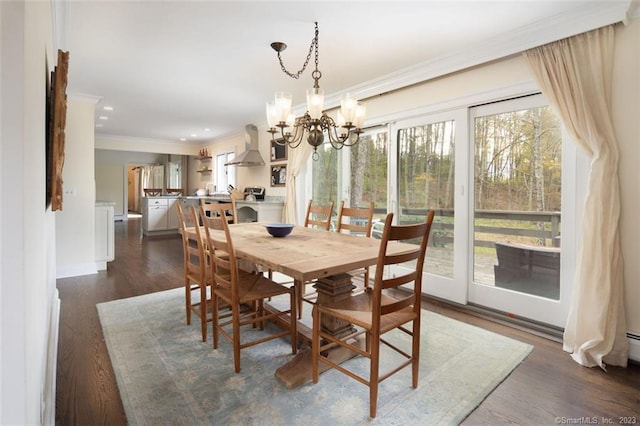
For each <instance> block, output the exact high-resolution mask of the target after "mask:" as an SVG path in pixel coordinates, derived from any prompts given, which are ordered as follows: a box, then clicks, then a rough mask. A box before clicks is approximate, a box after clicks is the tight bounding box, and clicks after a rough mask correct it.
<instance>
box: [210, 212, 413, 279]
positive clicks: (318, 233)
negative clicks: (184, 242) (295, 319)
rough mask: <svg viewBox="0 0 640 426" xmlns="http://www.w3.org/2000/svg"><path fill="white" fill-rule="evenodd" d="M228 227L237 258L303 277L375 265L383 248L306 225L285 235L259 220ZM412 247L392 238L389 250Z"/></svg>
mask: <svg viewBox="0 0 640 426" xmlns="http://www.w3.org/2000/svg"><path fill="white" fill-rule="evenodd" d="M229 230H230V232H231V239H232V241H233V246H234V249H235V252H236V256H237V257H238V258H241V259H247V260H249V261H251V262H253V263H256V264H258V265H262V266H264V267H266V268H269V269H271V270H272V271H275V272H280V273H283V274H285V275H287V276H289V277H292V278H293V279H295V280H300V281H309V280H313V279H317V278H322V277H327V276H331V275H337V274H340V273H344V272H349V271H352V270H355V269H358V268H362V267H365V266H372V265H375V264H376V262H377V260H378V251H379V248H380V240H378V239H374V238H366V237H361V236H355V235H349V234H342V233H337V232H331V231H324V230H317V229H312V228H306V227H304V226H296V227H294V229H293V231H292V232H291V234H289V235H287V236H286V237H272V236H271V235H270V234H269V233H268V232H267V229H266V228H265V224H263V223H260V222H251V223H239V224H234V225H230V226H229ZM216 232H222V231H216ZM203 235H204V230H203ZM412 248H413V246H412V245H409V244H406V243H397V242H390V243H389V247H388V250H387V251H388V253H389V252H391V253H394V254H396V253H402V252H403V251H405V250H407V249H412Z"/></svg>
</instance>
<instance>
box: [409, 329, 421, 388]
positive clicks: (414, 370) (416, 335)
mask: <svg viewBox="0 0 640 426" xmlns="http://www.w3.org/2000/svg"><path fill="white" fill-rule="evenodd" d="M412 339H413V348H412V351H411V357H412V359H411V380H412V383H411V384H412V385H413V388H414V389H416V388H417V387H418V374H419V372H420V317H418V318H417V319H415V320H414V321H413V336H412Z"/></svg>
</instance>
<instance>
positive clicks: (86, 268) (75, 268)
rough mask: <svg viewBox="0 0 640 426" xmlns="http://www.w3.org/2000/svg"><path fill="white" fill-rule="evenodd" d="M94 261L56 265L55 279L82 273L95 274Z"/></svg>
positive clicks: (76, 275)
mask: <svg viewBox="0 0 640 426" xmlns="http://www.w3.org/2000/svg"><path fill="white" fill-rule="evenodd" d="M97 273H98V270H97V269H96V263H95V262H92V263H82V264H76V265H65V266H58V267H57V268H56V279H59V278H70V277H79V276H82V275H92V274H97Z"/></svg>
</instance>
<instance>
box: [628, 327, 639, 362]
mask: <svg viewBox="0 0 640 426" xmlns="http://www.w3.org/2000/svg"><path fill="white" fill-rule="evenodd" d="M627 339H629V359H630V360H631V361H634V362H636V363H639V364H640V335H639V334H634V333H627Z"/></svg>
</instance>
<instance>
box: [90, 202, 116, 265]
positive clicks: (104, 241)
mask: <svg viewBox="0 0 640 426" xmlns="http://www.w3.org/2000/svg"><path fill="white" fill-rule="evenodd" d="M115 204H116V203H114V202H110V201H96V211H95V239H96V253H95V256H96V269H97V270H98V271H103V270H105V269H107V262H111V261H112V260H113V259H115V246H114V239H115V227H114V223H113V222H114V219H113V210H114V206H115Z"/></svg>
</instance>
